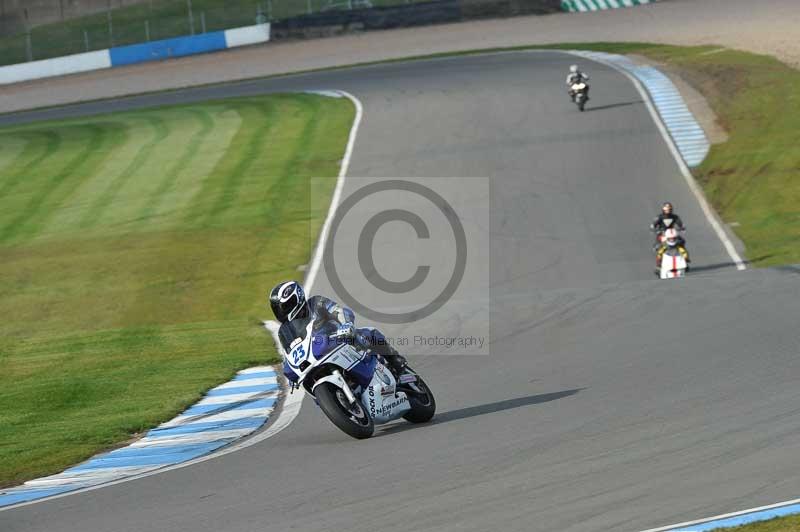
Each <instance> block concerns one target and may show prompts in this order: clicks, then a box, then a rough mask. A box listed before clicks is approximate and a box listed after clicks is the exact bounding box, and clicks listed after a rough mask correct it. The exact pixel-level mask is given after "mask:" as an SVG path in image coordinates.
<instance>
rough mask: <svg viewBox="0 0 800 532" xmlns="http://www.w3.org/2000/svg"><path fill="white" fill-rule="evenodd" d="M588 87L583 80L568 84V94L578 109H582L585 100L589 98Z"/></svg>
mask: <svg viewBox="0 0 800 532" xmlns="http://www.w3.org/2000/svg"><path fill="white" fill-rule="evenodd" d="M588 89H589V86H588V85H587V84H586V83H585V82H583V81H580V82H578V83H573V84H572V85H571V86H570V94H571V95H572V101H573V102H574V103H575V105H577V106H578V109H580V110H581V111H583V108H584V107H585V106H586V101H587V100H588V99H589V98H588Z"/></svg>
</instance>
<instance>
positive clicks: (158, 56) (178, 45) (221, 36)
mask: <svg viewBox="0 0 800 532" xmlns="http://www.w3.org/2000/svg"><path fill="white" fill-rule="evenodd" d="M227 47H228V44H227V42H226V41H225V32H224V31H214V32H211V33H203V34H202V35H192V36H189V37H176V38H174V39H164V40H161V41H152V42H147V43H142V44H132V45H130V46H116V47H114V48H110V49H109V53H110V55H111V66H115V67H116V66H123V65H131V64H134V63H143V62H145V61H160V60H163V59H169V58H170V57H183V56H186V55H194V54H203V53H206V52H214V51H216V50H224V49H225V48H227Z"/></svg>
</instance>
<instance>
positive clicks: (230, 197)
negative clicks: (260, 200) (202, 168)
mask: <svg viewBox="0 0 800 532" xmlns="http://www.w3.org/2000/svg"><path fill="white" fill-rule="evenodd" d="M275 105H276V104H275V102H273V101H272V100H270V101H262V102H254V101H252V100H245V101H239V102H235V103H232V104H231V105H230V108H231V109H232V110H233V111H235V112H236V113H238V114H239V116H240V118H241V121H240V123H239V128H238V131H237V132H236V134H235V135H234V137H233V139H232V140H231V147H232V149H231V150H229V151H228V152H227V153H225V155H224V156H223V157H222V158H221V159H220V160H219V161H218V162H217V164H216V165H215V166H214V168H213V169H212V170H211V172H210V173H209V175H208V176H206V178H205V179H204V182H203V186H202V188H201V189H200V190H199V191H198V192H197V194H195V196H194V197H193V198H192V201H191V203H190V205H189V207H188V209H187V213H186V216H185V217H184V224H189V225H191V226H196V225H199V226H201V227H209V226H210V225H212V224H213V223H214V222H215V221H216V220H217V219H218V218H219V217H220V215H221V214H222V213H223V212H224V211H226V210H227V209H228V208H230V206H231V205H232V203H233V202H234V200H235V199H236V198H237V191H238V189H239V186H240V185H241V184H242V182H243V181H244V180H245V178H246V177H247V176H246V174H247V172H248V171H249V169H250V167H251V166H252V164H253V163H254V161H255V159H256V158H257V157H258V156H259V155H261V152H262V151H263V150H264V149H265V147H266V145H265V143H264V139H265V137H266V136H267V135H268V133H269V131H270V130H271V129H272V128H273V127H274V126H275V123H274V122H275V120H274V116H275V112H276V109H275ZM264 185H266V183H264Z"/></svg>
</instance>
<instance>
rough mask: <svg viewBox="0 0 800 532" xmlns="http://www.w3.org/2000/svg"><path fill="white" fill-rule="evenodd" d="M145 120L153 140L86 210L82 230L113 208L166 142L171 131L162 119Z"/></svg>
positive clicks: (81, 223)
mask: <svg viewBox="0 0 800 532" xmlns="http://www.w3.org/2000/svg"><path fill="white" fill-rule="evenodd" d="M143 119H144V120H145V121H146V122H147V124H149V126H150V128H151V132H152V133H151V135H152V137H151V139H150V141H148V142H147V143H146V144H145V145H143V146H142V147H141V148H140V149H139V151H138V153H137V154H136V156H135V157H134V158H133V160H131V162H130V164H128V166H127V167H125V169H124V170H123V171H122V172H120V173H119V175H117V176H116V177H115V178H113V179H112V180H111V181H109V183H108V185H107V186H106V187H105V189H104V190H103V191H102V192H101V193H100V194H99V195H98V196H97V197H96V198H95V200H94V201H93V202H92V203H91V206H90V207H89V208H88V209H87V210H86V213H85V214H84V216H83V218H82V219H81V221H80V223H79V226H80V227H81V228H84V229H85V228H88V227H92V226H93V225H95V224H97V223H98V221H99V220H100V218H101V216H103V214H104V213H105V212H106V210H107V209H108V208H109V207H110V206H111V203H112V202H113V200H114V197H115V196H116V195H117V194H118V193H119V191H120V190H121V189H122V187H123V186H125V183H127V182H128V180H130V179H131V177H133V175H134V174H136V172H137V171H138V170H139V169H140V168H141V167H142V165H144V164H145V162H146V161H147V158H148V157H149V156H150V154H151V153H152V151H153V150H154V149H155V148H156V146H158V144H159V143H160V142H161V141H162V140H164V139H165V138H166V137H167V135H168V134H169V129H168V128H167V126H166V125H165V123H164V120H163V119H162V118H159V117H157V116H151V115H145V116H144V117H143Z"/></svg>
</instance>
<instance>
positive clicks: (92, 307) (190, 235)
mask: <svg viewBox="0 0 800 532" xmlns="http://www.w3.org/2000/svg"><path fill="white" fill-rule="evenodd" d="M353 117H354V109H353V106H352V104H351V103H350V102H349V101H348V100H346V99H344V98H342V99H333V98H324V97H321V96H316V95H270V96H263V97H256V98H244V99H232V100H225V101H219V102H207V103H202V104H194V105H183V106H173V107H163V108H157V109H148V110H141V111H133V112H126V113H118V114H113V115H103V116H95V117H91V118H86V119H80V120H67V121H58V122H40V123H36V124H30V125H25V126H18V127H11V128H4V129H0V315H2V316H3V319H2V320H0V427H1V428H2V431H0V487H2V486H8V485H13V484H16V483H19V482H21V481H23V480H26V479H29V478H33V477H37V476H41V475H46V474H50V473H54V472H57V471H59V470H61V469H63V468H64V467H66V466H68V465H70V464H73V463H75V462H78V461H80V460H83V459H85V458H87V457H89V456H91V455H93V454H95V453H96V452H98V451H100V450H102V449H104V448H108V447H111V446H114V445H116V444H119V443H120V442H123V441H125V440H127V439H129V438H130V437H131V436H132V435H134V434H136V433H139V432H141V431H143V430H145V429H146V428H149V427H152V426H153V425H155V424H157V423H159V422H161V421H164V420H166V419H169V418H170V417H172V416H174V415H175V414H177V413H178V412H180V411H181V410H182V409H184V408H185V407H186V406H188V405H190V404H191V403H193V402H195V401H196V400H197V399H199V398H200V396H201V394H202V392H203V391H205V390H206V389H208V388H210V387H212V386H214V385H216V384H219V383H220V382H224V381H226V380H227V379H229V378H230V377H231V376H232V375H233V374H234V373H235V371H237V370H239V369H241V368H244V367H246V366H249V365H252V364H254V363H264V362H268V361H273V360H277V359H276V358H275V356H276V355H275V352H274V347H273V346H272V342H271V341H270V339H269V337H268V335H267V334H266V333H265V332H264V330H263V329H262V328H261V327H260V323H259V319H260V318H262V317H263V316H264V315H265V314H264V313H265V312H266V311H265V307H264V305H265V293H266V291H267V290H268V289H269V288H270V287H271V286H272V284H274V283H275V282H277V281H279V280H281V279H284V278H287V277H296V276H297V275H298V272H297V270H296V268H297V265H299V264H304V263H306V262H307V261H308V259H309V255H310V250H311V248H312V245H313V242H312V240H313V235H315V234H316V232H317V230H318V228H319V226H320V225H321V223H322V221H323V219H324V216H325V212H321V211H320V212H311V211H310V205H311V204H310V202H309V199H308V198H309V190H308V186H309V178H311V177H326V176H330V177H331V178H332V179H331V180H330V186H329V190H326V191H324V192H327V193H328V194H330V193H332V191H333V187H334V185H335V179H334V178H335V176H336V175H337V174H338V167H339V161H340V159H341V156H342V153H343V152H344V149H345V145H346V141H347V135H348V133H349V129H350V126H351V123H352V120H353Z"/></svg>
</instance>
